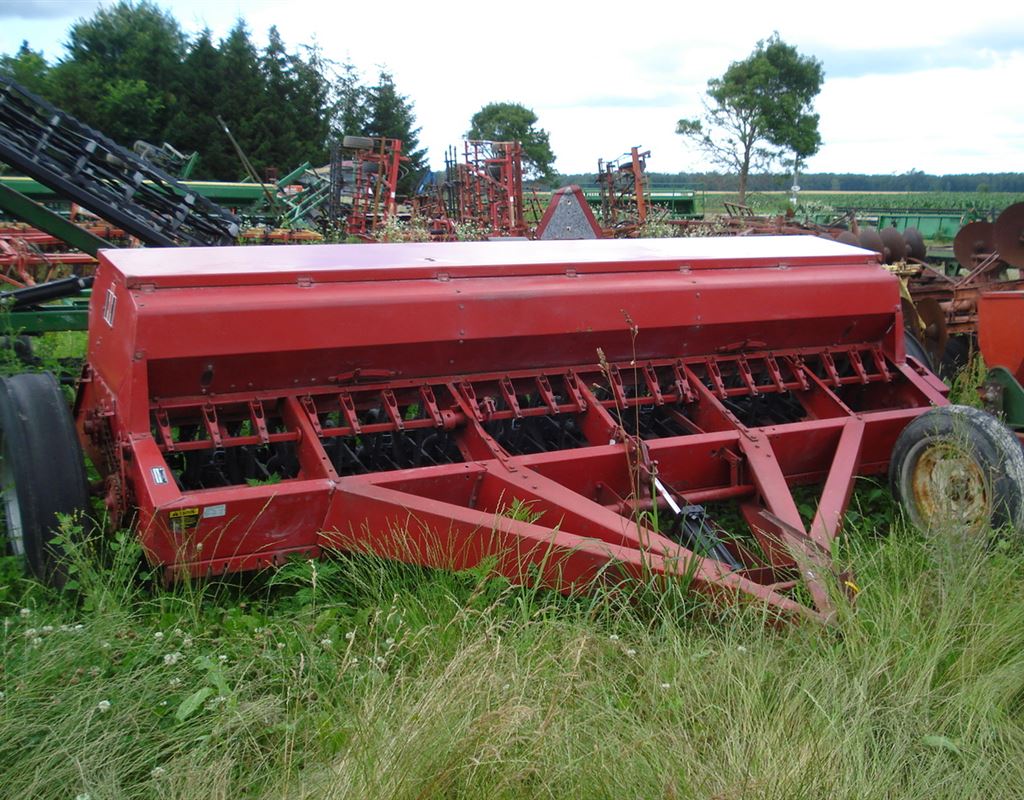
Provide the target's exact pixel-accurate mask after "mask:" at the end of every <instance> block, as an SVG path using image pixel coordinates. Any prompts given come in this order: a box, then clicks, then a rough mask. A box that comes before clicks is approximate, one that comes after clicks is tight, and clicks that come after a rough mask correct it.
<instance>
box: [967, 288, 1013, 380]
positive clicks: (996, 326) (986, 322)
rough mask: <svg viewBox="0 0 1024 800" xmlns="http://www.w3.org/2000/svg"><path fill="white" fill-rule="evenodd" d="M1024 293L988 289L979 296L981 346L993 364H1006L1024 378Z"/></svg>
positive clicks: (1010, 369)
mask: <svg viewBox="0 0 1024 800" xmlns="http://www.w3.org/2000/svg"><path fill="white" fill-rule="evenodd" d="M1022 325H1024V292H989V293H986V294H983V295H981V296H979V297H978V346H979V347H980V348H981V354H982V356H984V358H985V363H986V364H987V365H988V366H990V367H1005V368H1006V369H1008V370H1009V371H1010V372H1011V373H1012V374H1013V375H1014V377H1016V378H1017V380H1018V381H1024V344H1022V340H1024V336H1022V335H1021V331H1022Z"/></svg>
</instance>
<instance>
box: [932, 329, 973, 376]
mask: <svg viewBox="0 0 1024 800" xmlns="http://www.w3.org/2000/svg"><path fill="white" fill-rule="evenodd" d="M970 358H971V342H970V340H969V339H968V338H967V337H966V336H950V337H949V341H948V342H946V349H945V350H944V351H943V352H942V360H941V361H940V362H939V364H938V365H937V366H938V368H939V371H938V375H939V377H940V378H942V380H944V381H945V382H946V383H947V384H951V383H952V381H953V378H955V377H956V374H957V373H958V372H959V371H960V370H961V369H963V368H964V367H965V366H966V365H967V362H968V361H970Z"/></svg>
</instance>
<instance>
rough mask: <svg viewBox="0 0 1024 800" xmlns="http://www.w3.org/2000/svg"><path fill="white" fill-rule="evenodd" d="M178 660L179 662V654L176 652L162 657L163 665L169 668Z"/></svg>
mask: <svg viewBox="0 0 1024 800" xmlns="http://www.w3.org/2000/svg"><path fill="white" fill-rule="evenodd" d="M180 660H181V653H179V652H178V651H174V652H173V653H167V654H166V655H165V656H164V664H166V665H167V666H169V667H172V666H174V665H175V664H177V663H178V662H179V661H180Z"/></svg>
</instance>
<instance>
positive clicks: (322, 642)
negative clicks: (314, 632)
mask: <svg viewBox="0 0 1024 800" xmlns="http://www.w3.org/2000/svg"><path fill="white" fill-rule="evenodd" d="M332 644H334V642H332V641H331V640H330V639H328V638H326V637H324V638H323V639H321V640H320V646H321V647H330V646H331V645H332Z"/></svg>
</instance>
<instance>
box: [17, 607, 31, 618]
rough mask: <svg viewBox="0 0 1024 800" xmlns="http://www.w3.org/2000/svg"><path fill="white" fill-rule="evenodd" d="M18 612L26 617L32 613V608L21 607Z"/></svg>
mask: <svg viewBox="0 0 1024 800" xmlns="http://www.w3.org/2000/svg"><path fill="white" fill-rule="evenodd" d="M18 613H19V614H21V616H23V617H27V616H28V615H29V614H31V613H32V609H31V608H23V609H21V611H19V612H18Z"/></svg>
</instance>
